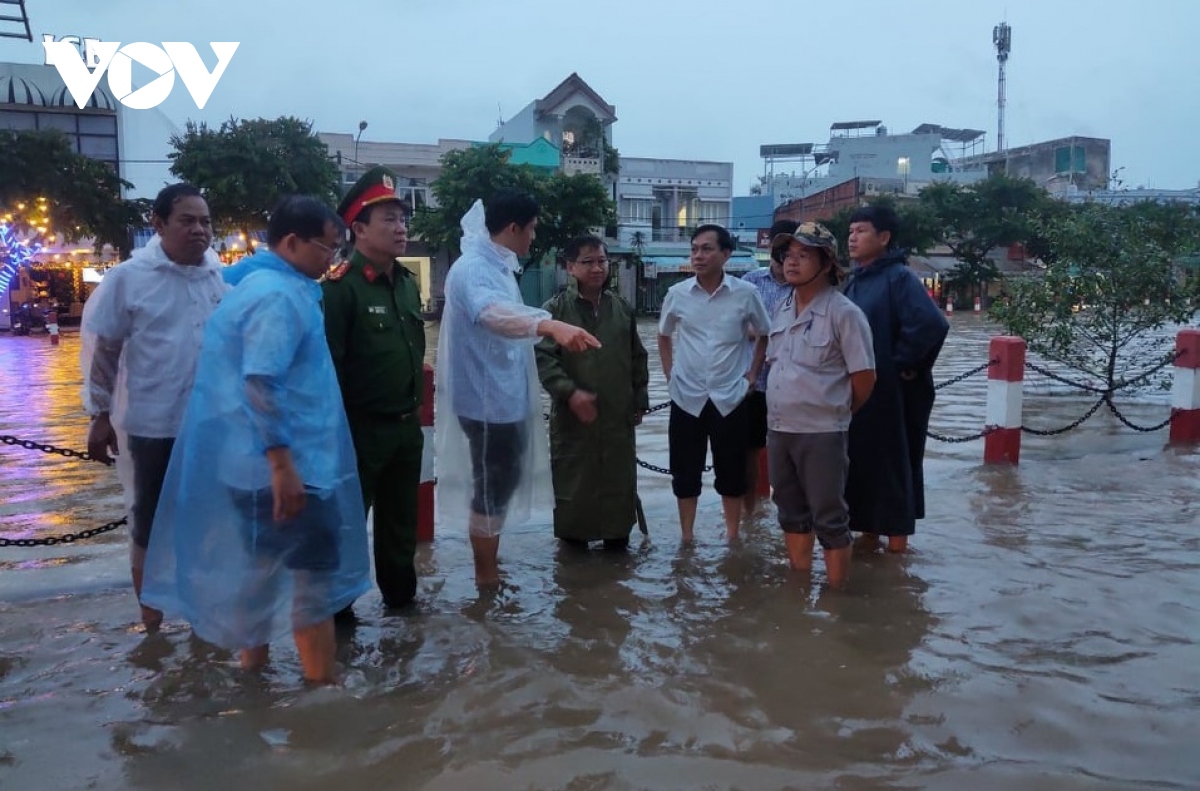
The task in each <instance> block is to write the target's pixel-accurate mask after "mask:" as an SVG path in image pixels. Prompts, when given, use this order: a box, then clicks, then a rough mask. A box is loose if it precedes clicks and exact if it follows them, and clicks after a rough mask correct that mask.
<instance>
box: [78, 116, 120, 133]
mask: <svg viewBox="0 0 1200 791" xmlns="http://www.w3.org/2000/svg"><path fill="white" fill-rule="evenodd" d="M79 132H80V134H85V135H115V134H116V133H117V118H116V116H113V115H81V116H79Z"/></svg>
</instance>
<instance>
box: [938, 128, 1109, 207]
mask: <svg viewBox="0 0 1200 791" xmlns="http://www.w3.org/2000/svg"><path fill="white" fill-rule="evenodd" d="M1111 147H1112V143H1111V142H1110V141H1108V140H1106V139H1104V138H1100V137H1080V136H1078V135H1072V136H1071V137H1060V138H1057V139H1055V140H1047V141H1044V142H1041V143H1031V144H1030V145H1027V146H1019V147H1017V148H1009V149H1006V150H1004V151H991V152H989V153H986V154H981V155H978V156H971V157H966V158H964V159H961V160H959V161H958V162H957V163H956V167H962V168H963V169H965V170H971V169H975V168H978V167H983V168H984V169H985V171H986V172H985V175H988V176H990V175H992V174H994V173H1006V174H1008V175H1009V176H1014V177H1017V178H1026V179H1030V180H1032V181H1033V182H1034V183H1036V184H1037V185H1038V186H1039V187H1043V188H1045V189H1046V190H1047V191H1048V192H1049V193H1050V194H1051V195H1055V196H1060V195H1065V194H1067V193H1069V192H1072V191H1078V190H1083V191H1088V190H1105V189H1108V184H1109V179H1110V178H1111V173H1112V157H1111Z"/></svg>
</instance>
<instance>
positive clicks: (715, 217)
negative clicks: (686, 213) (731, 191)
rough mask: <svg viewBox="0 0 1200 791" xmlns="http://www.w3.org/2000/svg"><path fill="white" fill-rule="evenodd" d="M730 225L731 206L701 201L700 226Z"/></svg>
mask: <svg viewBox="0 0 1200 791" xmlns="http://www.w3.org/2000/svg"><path fill="white" fill-rule="evenodd" d="M708 223H716V224H717V225H728V224H729V205H728V204H726V203H722V202H718V201H700V224H701V225H705V224H708Z"/></svg>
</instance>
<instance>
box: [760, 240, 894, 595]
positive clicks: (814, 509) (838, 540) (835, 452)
mask: <svg viewBox="0 0 1200 791" xmlns="http://www.w3.org/2000/svg"><path fill="white" fill-rule="evenodd" d="M771 254H772V257H776V256H778V257H779V258H780V259H782V261H783V276H784V278H785V279H786V280H787V282H788V284H789V285H790V286H791V287H792V293H791V294H790V295H789V296H788V297H787V298H786V299H785V300H784V302H783V303H782V304H781V305H780V307H779V311H778V312H777V313H776V314H775V317H774V319H773V323H772V327H771V335H770V337H769V340H768V342H767V362H768V363H769V364H770V365H771V375H770V377H768V379H767V427H768V430H769V431H770V437H769V440H768V442H767V461H768V468H769V470H770V475H771V486H772V487H773V489H774V492H773V494H772V498H773V499H774V501H775V505H776V506H777V507H778V510H779V525H780V527H781V528H783V533H784V540H785V542H786V544H787V552H788V559H789V561H790V562H791V565H792V568H794V569H796V570H797V571H802V572H808V571H811V569H812V559H813V547H814V544H815V543H816V542H817V541H820V542H821V548H822V549H823V550H824V555H825V573H826V578H827V580H828V583H829V585H830V587H833V588H841V587H843V586H844V585H845V584H846V580H847V579H848V577H849V574H850V553H851V535H850V513H849V510H848V508H847V507H846V499H845V496H844V492H845V486H846V477H847V474H848V471H849V467H850V460H849V457H848V455H847V447H848V442H849V440H848V434H849V430H850V416H851V415H852V414H853V413H854V412H855V411H856V410H857V409H858V408H859V407H861V406H862V405H863V404H864V403H866V401H867V399H868V398H869V397H870V395H871V388H872V387H873V386H874V384H875V355H874V352H873V348H872V342H871V327H870V325H869V324H868V323H867V317H866V316H865V315H864V314H863V312H862V311H861V310H859V309H858V308H857V307H856V306H855V305H854V303H852V302H851V301H850V300H848V299H846V297H844V296H843V295H842V294H841V293H840V292H838V290H837V288H836V286H837V284H838V283H839V282H840V280H841V277H842V269H841V266H840V264H839V263H838V257H837V240H836V239H834V236H833V234H832V233H830V232H829V229H827V228H825V227H824V226H823V225H819V224H817V223H812V222H806V223H802V224H801V225H800V226H799V227H798V228H797V229H796V232H795V233H793V234H790V235H783V234H781V235H780V236H778V237H776V238H775V239H773V240H772V242H771Z"/></svg>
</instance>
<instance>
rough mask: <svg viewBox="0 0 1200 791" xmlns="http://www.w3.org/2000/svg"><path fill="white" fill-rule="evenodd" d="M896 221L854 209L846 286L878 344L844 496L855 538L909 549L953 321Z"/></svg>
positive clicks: (866, 546) (854, 425) (889, 213)
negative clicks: (939, 367) (920, 275)
mask: <svg viewBox="0 0 1200 791" xmlns="http://www.w3.org/2000/svg"><path fill="white" fill-rule="evenodd" d="M898 232H899V221H898V219H897V217H896V212H895V211H893V210H892V209H890V208H888V207H886V206H863V207H862V208H859V209H856V210H855V212H854V213H853V214H851V215H850V239H849V244H848V245H847V247H848V249H849V251H850V258H851V259H853V261H854V263H855V268H854V270H853V271H852V272H851V274H850V281H849V282H848V283H847V284H846V291H845V293H846V296H847V297H849V298H850V301H851V302H853V303H854V304H855V305H857V306H858V307H859V308H860V309H861V310H862V312H863V313H865V314H867V321H868V322H869V323H870V325H871V334H872V336H873V338H874V346H875V374H876V377H877V378H876V381H875V389H874V390H873V391H872V392H871V397H870V398H869V399H868V400H867V403H866V404H865V405H863V407H862V408H861V409H859V410H858V411H857V412H855V413H854V419H853V420H852V421H851V422H850V473H849V477H848V479H847V482H846V502H847V504H848V505H849V507H850V529H851V530H853V531H855V532H859V533H862V535H861V536H860V537H859V539H858V541H857V542H856V545H857V547H858V548H859V549H860V550H862V551H868V552H874V551H877V550H878V549H879V547H880V545H881V541H880V536H887V550H888V551H889V552H904V551H906V550H907V549H908V537H909V536H911V535H912V534H913V533H915V532H916V520H918V519H922V518H924V516H925V476H924V472H923V465H924V458H925V431H926V429H928V428H929V415H930V413H931V412H932V411H933V397H934V390H933V365H934V363H935V362H937V358H938V354H939V353H940V352H941V350H942V343H944V342H945V340H946V334H947V333H948V332H949V331H950V325H949V323H948V322H947V321H946V318H945V317H944V316H943V315H942V313H941V311H940V310H938V307H937V305H935V304H934V302H933V300H931V299H930V298H929V294H927V293H926V291H925V288H924V287H923V286H922V285H921V281H919V280H917V276H916V275H914V274H913V273H912V270H910V269H909V268H908V266H907V260H906V259H905V253H904V251H903V250H900V249H897V247H896V234H897V233H898Z"/></svg>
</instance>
